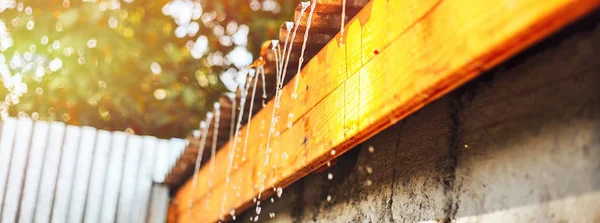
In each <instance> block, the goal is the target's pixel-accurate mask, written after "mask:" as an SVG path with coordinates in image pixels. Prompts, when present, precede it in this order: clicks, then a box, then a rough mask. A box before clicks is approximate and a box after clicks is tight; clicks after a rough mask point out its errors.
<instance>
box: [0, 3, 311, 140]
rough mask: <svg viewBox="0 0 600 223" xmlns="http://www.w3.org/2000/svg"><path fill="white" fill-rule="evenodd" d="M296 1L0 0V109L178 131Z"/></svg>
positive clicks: (194, 120)
mask: <svg viewBox="0 0 600 223" xmlns="http://www.w3.org/2000/svg"><path fill="white" fill-rule="evenodd" d="M298 2H299V1H284V0H226V1H208V0H200V1H186V0H171V1H168V0H158V1H149V0H122V1H121V0H106V1H105V0H83V1H80V0H73V1H70V0H33V1H14V0H0V74H1V80H2V87H0V95H2V96H5V97H4V98H1V102H0V112H1V114H2V116H3V117H7V116H11V117H31V118H32V119H33V120H48V121H61V122H65V123H68V124H73V125H80V126H82V125H85V126H93V127H96V128H99V129H105V130H119V131H127V132H130V133H135V134H138V135H153V136H157V137H160V138H169V137H184V136H185V135H186V134H188V133H189V132H190V131H192V130H193V129H197V128H198V127H197V125H198V122H199V121H200V120H203V119H204V115H205V113H206V112H207V111H208V110H210V109H212V103H213V102H215V101H216V100H217V98H218V97H219V96H220V95H221V94H223V93H224V92H229V91H234V90H235V87H236V83H237V81H236V77H237V76H238V75H237V74H238V71H239V70H240V69H241V68H243V67H244V66H246V65H248V64H250V63H251V62H252V61H253V58H256V57H257V55H258V53H259V47H260V44H261V43H262V42H263V41H265V40H268V39H272V38H277V36H278V33H279V26H280V25H281V24H282V23H283V22H284V19H289V18H291V17H292V14H293V10H294V8H295V7H294V6H296V5H297V4H298Z"/></svg>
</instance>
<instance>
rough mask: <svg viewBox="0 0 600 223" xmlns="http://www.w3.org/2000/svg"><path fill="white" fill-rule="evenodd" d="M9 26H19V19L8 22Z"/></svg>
mask: <svg viewBox="0 0 600 223" xmlns="http://www.w3.org/2000/svg"><path fill="white" fill-rule="evenodd" d="M10 25H12V26H14V27H16V26H17V25H19V19H18V18H14V19H12V20H10Z"/></svg>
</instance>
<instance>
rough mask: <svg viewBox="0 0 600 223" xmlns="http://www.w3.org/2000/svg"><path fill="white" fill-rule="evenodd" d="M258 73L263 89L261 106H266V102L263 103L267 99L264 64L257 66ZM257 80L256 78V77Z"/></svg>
mask: <svg viewBox="0 0 600 223" xmlns="http://www.w3.org/2000/svg"><path fill="white" fill-rule="evenodd" d="M258 72H259V73H258V75H261V76H262V90H263V95H262V107H263V108H264V107H267V104H266V103H265V102H266V100H267V82H266V81H265V79H266V77H265V67H264V65H260V66H258ZM256 79H257V80H258V78H256Z"/></svg>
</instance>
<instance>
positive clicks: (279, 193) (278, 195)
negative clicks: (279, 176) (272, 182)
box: [277, 187, 283, 198]
mask: <svg viewBox="0 0 600 223" xmlns="http://www.w3.org/2000/svg"><path fill="white" fill-rule="evenodd" d="M282 194H283V189H281V187H278V188H277V197H279V198H281V195H282Z"/></svg>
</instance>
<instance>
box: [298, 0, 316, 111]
mask: <svg viewBox="0 0 600 223" xmlns="http://www.w3.org/2000/svg"><path fill="white" fill-rule="evenodd" d="M316 5H317V1H316V0H315V2H314V3H313V4H312V6H310V12H309V13H308V18H307V20H306V30H304V40H303V41H302V50H301V51H300V58H299V59H298V70H296V84H295V85H294V93H293V94H292V98H297V97H298V81H299V80H300V68H302V64H303V63H304V51H305V50H306V42H307V41H308V30H310V23H311V22H312V16H313V12H314V11H315V6H316ZM292 117H293V115H292Z"/></svg>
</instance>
